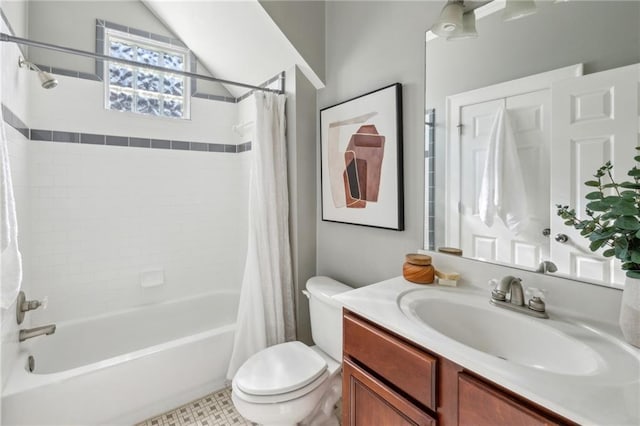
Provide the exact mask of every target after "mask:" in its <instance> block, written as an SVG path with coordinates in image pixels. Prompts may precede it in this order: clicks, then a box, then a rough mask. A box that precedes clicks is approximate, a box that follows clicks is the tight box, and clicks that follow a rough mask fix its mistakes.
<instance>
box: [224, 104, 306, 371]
mask: <svg viewBox="0 0 640 426" xmlns="http://www.w3.org/2000/svg"><path fill="white" fill-rule="evenodd" d="M254 96H255V104H256V119H255V137H254V140H253V143H252V149H251V150H252V153H251V155H252V159H251V171H250V182H249V238H248V246H247V260H246V263H245V269H244V277H243V279H242V288H241V290H240V304H239V307H238V319H237V322H236V332H235V337H234V344H233V352H232V355H231V361H230V363H229V369H228V371H227V378H228V379H229V380H231V379H233V376H234V375H235V373H236V371H237V370H238V368H240V366H241V365H242V364H243V363H244V362H245V361H246V360H247V359H248V358H249V357H250V356H251V355H253V354H255V353H257V352H258V351H260V350H262V349H264V348H266V347H268V346H272V345H275V344H278V343H283V342H285V341H289V340H294V339H295V318H294V312H293V288H292V287H293V277H292V271H291V250H290V246H289V194H288V189H287V154H286V140H285V117H284V105H285V99H286V96H285V95H276V94H274V93H264V92H260V93H257V92H256V93H255V94H254Z"/></svg>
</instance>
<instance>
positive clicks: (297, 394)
mask: <svg viewBox="0 0 640 426" xmlns="http://www.w3.org/2000/svg"><path fill="white" fill-rule="evenodd" d="M327 377H329V372H327V371H325V372H324V373H323V374H322V375H321V376H320V377H318V378H317V379H315V380H314V381H313V382H311V383H309V384H308V385H307V386H305V387H303V388H300V389H296V390H294V391H291V392H287V393H280V394H275V395H251V394H248V393H246V392H243V391H242V390H240V389H238V386H237V384H236V382H235V381H234V382H233V383H232V385H231V387H232V389H233V392H234V393H235V394H236V397H238V398H240V399H242V400H243V401H245V402H250V403H252V404H277V403H281V402H287V401H293V400H294V399H297V398H301V397H303V396H305V395H307V394H308V393H311V392H313V391H314V390H315V389H316V388H318V387H319V386H320V385H322V384H323V383H325V382H326V381H327Z"/></svg>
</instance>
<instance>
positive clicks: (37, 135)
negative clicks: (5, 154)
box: [29, 129, 53, 141]
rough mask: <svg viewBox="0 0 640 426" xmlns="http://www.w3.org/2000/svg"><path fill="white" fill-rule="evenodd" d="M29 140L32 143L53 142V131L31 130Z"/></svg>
mask: <svg viewBox="0 0 640 426" xmlns="http://www.w3.org/2000/svg"><path fill="white" fill-rule="evenodd" d="M29 139H31V140H32V141H51V140H53V132H52V131H51V130H39V129H31V132H30V137H29Z"/></svg>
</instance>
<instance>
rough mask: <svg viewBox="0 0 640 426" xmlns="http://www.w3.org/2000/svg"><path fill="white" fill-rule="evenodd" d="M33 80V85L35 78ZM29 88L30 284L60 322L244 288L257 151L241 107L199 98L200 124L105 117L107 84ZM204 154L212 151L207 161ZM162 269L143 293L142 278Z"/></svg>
mask: <svg viewBox="0 0 640 426" xmlns="http://www.w3.org/2000/svg"><path fill="white" fill-rule="evenodd" d="M32 77H35V76H32ZM58 79H59V81H60V84H59V85H58V87H56V88H55V89H53V90H43V89H42V88H40V86H39V83H38V81H37V79H35V78H32V79H29V85H30V98H29V117H30V118H29V123H27V124H28V125H29V127H30V132H29V134H30V139H31V140H30V141H29V148H30V149H29V162H30V165H31V169H30V176H29V178H30V198H29V202H30V203H31V206H32V210H31V212H32V213H31V218H30V222H31V224H32V240H33V242H34V251H33V253H32V255H31V256H30V259H29V261H30V267H29V268H28V277H29V280H30V282H31V286H32V291H31V292H32V295H33V297H35V298H41V297H44V296H48V297H49V307H48V309H47V310H44V311H35V312H33V315H32V319H33V321H35V322H37V323H47V322H60V321H64V320H72V319H78V318H83V317H87V316H93V315H98V314H102V313H107V312H113V311H116V310H119V309H127V308H132V307H136V306H140V305H143V304H147V303H156V302H163V301H168V300H172V299H175V298H181V297H186V296H189V295H196V294H199V293H204V292H208V291H213V290H216V289H239V286H240V283H241V277H242V276H241V273H242V271H243V265H244V258H245V250H246V249H245V246H246V224H247V212H246V210H247V202H248V200H247V186H248V165H247V160H248V158H249V156H248V155H247V154H245V153H244V151H245V150H247V149H248V148H249V147H250V144H246V143H245V144H241V142H246V141H242V140H240V138H239V137H238V135H236V134H235V133H234V132H233V131H232V126H233V125H234V124H237V123H238V120H239V118H238V107H239V104H235V103H227V102H211V101H209V100H201V99H193V100H192V105H191V112H192V115H191V120H176V119H170V118H157V117H144V116H140V115H138V114H133V113H123V112H118V111H112V110H106V109H104V107H103V102H102V101H103V99H102V96H103V95H104V91H103V86H102V83H101V82H97V81H91V80H87V79H78V78H72V77H65V76H60V77H59V78H58ZM205 151H206V152H205ZM148 271H163V273H164V281H165V283H164V284H163V285H161V286H158V287H150V288H144V287H142V286H141V276H142V274H143V273H144V272H148Z"/></svg>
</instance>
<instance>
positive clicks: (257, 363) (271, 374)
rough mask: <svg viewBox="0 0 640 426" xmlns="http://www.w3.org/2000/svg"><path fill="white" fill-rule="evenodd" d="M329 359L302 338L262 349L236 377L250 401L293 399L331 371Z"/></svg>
mask: <svg viewBox="0 0 640 426" xmlns="http://www.w3.org/2000/svg"><path fill="white" fill-rule="evenodd" d="M327 370H328V366H327V362H326V361H325V359H324V358H323V357H322V356H320V355H319V354H318V353H317V352H316V351H315V350H313V349H311V348H310V347H308V346H307V345H305V344H304V343H302V342H287V343H282V344H279V345H275V346H271V347H269V348H267V349H265V350H263V351H260V352H258V353H257V354H255V355H253V356H252V357H251V358H249V359H248V360H247V362H245V363H244V364H243V365H242V367H240V369H239V370H238V372H237V373H236V376H235V377H234V379H233V389H234V391H236V392H238V394H239V396H240V395H242V396H241V397H242V398H243V399H245V400H246V401H247V402H255V403H275V402H282V401H289V400H292V399H295V398H298V397H300V396H302V395H305V394H307V393H309V392H311V391H312V390H313V389H315V388H316V387H318V386H319V385H320V384H321V383H322V382H324V381H325V380H326V378H327V376H328V375H329V372H328V371H327Z"/></svg>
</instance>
